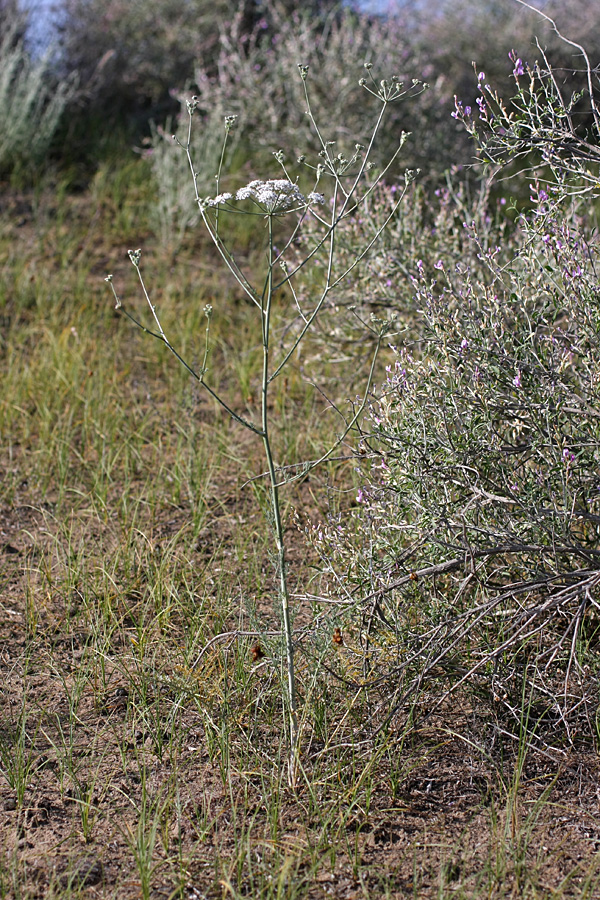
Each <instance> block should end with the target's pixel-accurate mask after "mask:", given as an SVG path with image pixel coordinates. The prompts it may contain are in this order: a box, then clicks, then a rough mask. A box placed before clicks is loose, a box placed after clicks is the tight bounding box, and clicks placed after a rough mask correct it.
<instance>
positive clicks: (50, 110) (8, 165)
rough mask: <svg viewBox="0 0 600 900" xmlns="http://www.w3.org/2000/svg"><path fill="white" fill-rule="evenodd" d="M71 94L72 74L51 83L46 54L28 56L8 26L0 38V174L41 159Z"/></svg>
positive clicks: (36, 163) (25, 167)
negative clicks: (0, 129)
mask: <svg viewBox="0 0 600 900" xmlns="http://www.w3.org/2000/svg"><path fill="white" fill-rule="evenodd" d="M74 93H75V81H74V78H72V77H71V78H67V79H65V80H62V81H59V82H58V83H56V81H55V79H54V77H53V74H52V66H51V62H50V55H49V54H47V55H46V56H44V57H43V58H41V59H37V60H33V59H32V58H31V55H30V53H29V51H28V49H27V47H26V44H25V38H24V37H23V35H22V33H21V34H19V29H18V26H17V25H11V26H10V27H9V28H8V30H7V31H6V32H5V33H4V34H3V36H2V38H1V39H0V118H1V119H2V122H3V123H4V124H3V127H2V131H1V132H0V173H4V174H9V173H10V172H14V171H17V170H18V171H24V170H31V169H32V168H33V167H35V166H39V165H40V164H41V163H42V162H43V161H44V159H45V158H46V156H47V154H48V150H49V148H50V145H51V143H52V140H53V138H54V136H55V134H56V131H57V128H58V126H59V123H60V120H61V117H62V115H63V113H64V111H65V109H66V106H67V104H68V103H69V101H70V100H71V99H72V98H73V96H74Z"/></svg>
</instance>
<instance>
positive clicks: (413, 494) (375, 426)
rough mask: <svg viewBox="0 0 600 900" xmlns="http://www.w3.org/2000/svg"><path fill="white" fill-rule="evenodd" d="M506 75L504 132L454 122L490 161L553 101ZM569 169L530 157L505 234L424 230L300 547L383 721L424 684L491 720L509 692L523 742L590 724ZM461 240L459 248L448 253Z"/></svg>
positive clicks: (587, 195)
mask: <svg viewBox="0 0 600 900" xmlns="http://www.w3.org/2000/svg"><path fill="white" fill-rule="evenodd" d="M513 64H514V68H515V78H516V79H517V87H518V88H519V93H518V97H517V100H516V102H515V105H514V106H509V105H505V104H503V103H502V102H501V101H500V99H499V98H497V102H496V115H497V116H501V115H502V110H504V111H505V113H504V115H505V119H504V120H500V121H499V122H498V123H496V119H494V120H493V122H494V125H493V128H492V129H490V127H489V119H490V112H489V109H487V108H484V107H483V106H482V107H480V110H481V112H480V118H477V114H476V113H474V112H473V111H471V110H470V111H469V112H468V113H466V112H465V113H464V114H465V117H466V119H467V124H468V125H469V124H470V128H471V130H473V131H474V132H476V133H477V135H478V137H479V139H480V141H481V143H482V145H483V148H484V150H485V149H486V147H487V145H488V142H492V141H493V149H494V152H495V153H496V151H498V149H499V145H500V143H501V142H504V151H505V153H504V156H505V157H506V158H510V156H511V150H512V151H513V152H518V153H522V152H523V151H524V144H525V142H526V140H527V139H529V140H530V142H531V145H532V146H533V145H534V144H535V142H536V140H539V141H540V143H543V140H544V139H547V135H546V133H545V131H544V129H545V127H546V123H547V119H548V117H549V116H554V117H556V116H557V115H558V114H557V106H556V104H557V103H559V102H560V100H557V96H556V94H555V92H554V87H553V85H554V81H553V80H552V79H553V76H552V72H550V71H548V72H546V73H543V72H540V73H539V78H540V79H541V85H538V87H537V89H536V85H535V80H534V81H532V82H531V84H530V85H529V89H528V90H527V91H526V90H523V89H521V87H520V85H519V79H523V71H522V68H523V67H522V64H521V60H520V59H519V58H516V57H515V59H514V60H513ZM528 84H529V81H528ZM489 93H490V92H489V91H487V90H485V89H484V90H483V92H482V94H483V96H484V97H485V96H487V95H488V94H489ZM490 96H491V94H490ZM550 98H552V99H553V105H552V107H550V108H549V107H548V106H547V104H548V103H549V101H550ZM564 102H565V108H564V109H565V110H566V112H564V116H562V114H561V116H562V118H564V120H565V121H566V122H568V110H569V108H570V107H569V104H568V101H567V100H565V101H564ZM514 109H517V111H518V112H517V113H516V114H515V115H516V117H517V119H518V121H515V117H514V116H513V113H512V112H510V110H514ZM459 110H460V105H459ZM507 110H509V112H506V111H507ZM592 113H593V114H594V116H595V109H594V108H593V109H592ZM561 116H558V117H559V118H561ZM459 117H460V114H459ZM519 117H521V118H519ZM522 121H523V122H526V124H527V126H528V128H529V131H526V130H525V129H524V128H523V127H520V126H521V125H522ZM593 121H596V119H595V118H594V117H593ZM571 138H572V142H573V144H574V145H575V146H579V150H580V155H581V157H582V158H583V154H584V152H586V149H587V148H586V146H585V145H584V144H580V145H577V134H576V133H575V132H574V131H572V132H571ZM575 158H578V157H577V156H576V157H575ZM572 159H573V156H572V155H571V154H569V155H567V156H566V158H565V161H564V162H563V161H562V156H561V155H560V154H559V153H556V154H553V155H552V156H551V157H550V156H548V154H546V155H545V157H544V160H545V161H546V162H547V163H549V164H550V165H551V167H552V168H551V169H550V168H549V166H546V167H544V168H541V169H540V170H539V172H538V175H537V177H533V176H532V183H531V186H530V194H531V198H530V201H529V202H530V207H529V208H528V209H525V210H524V211H523V212H522V213H521V214H520V215H519V216H518V218H517V220H516V222H515V225H514V228H513V231H512V234H509V235H507V234H506V233H504V234H503V233H502V232H501V231H495V229H494V227H493V226H492V225H491V224H490V222H489V221H488V220H486V217H485V216H482V215H481V212H480V213H479V214H477V215H475V214H474V215H472V216H469V215H465V210H464V208H462V207H461V206H460V205H459V204H456V203H450V205H449V209H450V210H451V209H452V207H454V216H452V215H450V216H448V215H446V217H445V220H444V218H443V217H440V215H439V214H438V215H433V214H432V215H431V217H430V228H431V225H434V226H435V227H434V228H432V229H431V230H430V231H429V232H428V233H429V240H430V243H431V249H435V253H434V254H432V253H431V249H430V252H429V254H428V257H427V258H424V259H425V261H424V259H416V260H415V261H414V265H413V270H412V273H411V274H410V284H411V293H412V295H413V297H412V306H413V310H414V316H415V317H416V320H417V322H420V329H419V332H420V333H419V334H418V340H417V341H410V340H403V338H402V336H401V335H399V336H398V338H397V341H396V347H395V354H396V356H395V361H394V362H393V363H392V364H391V365H390V367H389V369H388V377H387V379H386V381H385V383H384V384H383V385H382V386H381V390H380V391H379V393H378V395H377V397H376V399H374V401H373V405H372V408H371V413H370V416H369V418H368V421H367V422H366V423H365V430H364V435H363V444H362V452H363V458H364V461H361V462H360V463H359V467H360V487H359V490H358V493H357V505H356V508H355V510H354V511H352V512H351V513H350V514H349V515H348V516H345V517H341V518H332V520H331V521H330V522H329V523H328V525H327V526H326V527H321V528H320V529H317V530H316V531H315V545H316V546H317V547H320V548H321V553H322V556H323V559H324V560H326V562H327V568H328V573H329V577H330V578H331V579H332V584H333V585H334V589H335V592H336V594H339V591H340V585H341V586H343V590H344V592H345V598H344V601H343V603H342V608H345V611H346V614H347V615H348V616H349V617H350V618H354V617H355V616H356V614H357V613H358V617H359V621H361V622H362V626H363V627H364V641H363V647H367V648H369V652H368V654H367V655H368V657H369V665H370V666H372V667H374V669H375V670H376V671H377V677H375V678H374V680H373V683H374V684H375V685H376V686H377V688H378V689H381V686H382V685H383V684H384V683H387V684H388V686H389V685H392V691H393V692H392V698H393V699H392V702H391V703H390V692H389V687H388V690H384V691H383V698H382V704H384V705H386V704H387V706H388V708H389V709H390V712H391V713H392V714H393V713H394V712H397V711H398V710H399V709H400V708H401V707H402V706H403V703H404V702H405V701H408V698H409V697H411V696H412V695H414V692H415V691H416V690H418V689H422V688H423V687H424V686H428V687H429V686H430V685H431V683H432V682H433V683H435V684H436V685H437V693H436V695H434V696H435V697H436V701H437V703H440V702H441V701H442V698H443V696H444V695H445V692H446V690H447V689H450V688H454V687H456V686H458V685H461V684H463V685H464V684H467V683H468V684H469V685H470V686H471V687H472V688H474V689H475V690H476V691H477V692H479V694H480V696H483V697H484V698H485V699H486V701H487V702H488V703H490V704H491V705H492V708H493V709H494V710H495V712H496V713H497V714H501V715H502V716H505V717H506V716H507V717H508V719H509V720H510V718H511V717H514V716H516V710H517V708H518V702H519V696H520V695H522V691H523V680H524V679H525V681H526V683H527V693H528V695H529V696H530V697H531V698H532V699H534V700H535V704H536V720H535V728H536V729H537V728H538V726H539V722H540V717H541V716H544V717H545V724H551V725H552V726H553V727H555V726H556V725H557V723H558V722H559V721H560V722H561V726H560V727H561V733H562V734H563V735H564V733H565V732H564V731H562V728H563V726H564V727H565V729H566V734H567V735H570V733H571V732H570V729H571V728H572V727H582V728H583V729H584V730H588V726H584V725H583V724H582V723H581V720H580V717H583V716H584V713H585V715H586V716H589V715H590V714H591V715H592V716H593V709H594V707H595V703H596V702H597V701H596V699H595V696H594V692H595V691H596V690H597V686H596V685H595V682H594V679H593V678H592V677H591V675H592V673H594V672H595V669H596V667H597V663H596V662H595V657H594V655H593V654H588V653H587V648H588V646H589V642H590V641H592V640H594V639H595V638H594V631H595V628H596V625H594V621H595V618H594V617H595V616H596V615H597V614H596V610H597V609H598V601H597V585H598V583H600V528H599V526H600V483H599V479H598V470H599V465H600V420H599V418H598V413H597V410H598V406H599V403H600V382H599V379H598V371H599V370H600V344H599V342H598V334H599V333H600V311H599V307H598V300H597V298H598V292H599V285H598V274H597V253H598V250H597V240H596V235H595V221H594V219H593V217H591V216H590V214H589V209H590V199H591V200H596V199H597V196H598V189H597V185H598V176H597V163H595V161H594V158H593V153H591V152H587V153H586V156H585V165H584V168H583V169H582V171H581V172H580V171H578V170H577V167H576V166H574V165H572V164H571V160H572ZM590 167H593V170H592V168H590ZM550 173H551V174H550ZM594 173H595V174H594ZM544 177H545V178H546V179H547V180H546V181H544V180H543V178H544ZM443 203H445V204H446V206H448V198H446V199H445V200H443ZM447 212H448V210H447ZM457 233H458V234H462V237H461V238H458V241H457ZM461 243H463V244H465V245H470V247H471V249H470V250H467V251H466V252H459V253H457V252H456V251H457V247H459V246H460V244H461ZM436 257H437V258H436ZM398 275H400V276H401V279H402V280H403V279H404V278H405V277H406V276H405V275H404V274H403V273H402V272H401V270H397V273H396V285H397V289H398V293H399V294H400V295H402V293H404V292H405V290H406V288H405V287H404V288H403V286H402V284H401V280H400V279H398ZM392 277H393V274H392ZM390 302H393V301H390ZM412 324H413V327H414V322H413V323H412ZM412 334H414V330H413V331H412ZM586 664H587V665H589V666H590V667H591V668H590V669H588V670H587V672H588V674H587V676H586V677H585V678H582V677H581V675H582V673H583V672H584V666H585V665H586ZM371 672H372V674H373V675H375V672H374V671H373V669H371ZM388 679H389V681H388ZM515 721H516V719H515ZM578 722H579V725H576V724H575V723H578ZM505 727H506V718H505ZM544 734H545V735H546V737H547V735H548V732H547V730H545V731H544ZM540 736H541V735H540Z"/></svg>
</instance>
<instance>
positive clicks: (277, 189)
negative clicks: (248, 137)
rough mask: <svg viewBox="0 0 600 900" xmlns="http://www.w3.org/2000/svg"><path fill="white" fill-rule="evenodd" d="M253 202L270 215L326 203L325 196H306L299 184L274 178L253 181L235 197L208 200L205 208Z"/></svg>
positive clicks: (311, 194)
mask: <svg viewBox="0 0 600 900" xmlns="http://www.w3.org/2000/svg"><path fill="white" fill-rule="evenodd" d="M234 199H235V200H252V201H253V202H254V203H255V204H256V205H257V206H260V207H261V209H263V210H264V211H265V212H267V213H269V214H271V215H272V214H279V213H285V212H289V211H290V210H293V209H298V208H302V207H306V206H310V205H311V204H313V203H319V204H321V203H324V202H325V198H324V196H323V194H319V193H316V192H315V191H312V192H311V193H310V194H308V195H307V196H305V195H304V194H303V193H302V191H301V190H300V188H299V187H298V185H297V184H295V182H293V181H289V180H288V179H287V178H274V179H270V180H268V181H260V180H255V181H251V182H250V183H249V184H247V185H246V186H245V187H242V188H239V190H237V191H236V193H235V195H234V194H232V193H230V192H225V193H223V194H218V195H217V196H216V197H213V198H207V199H206V200H205V201H204V206H205V207H211V206H220V205H222V204H224V203H228V202H229V201H232V200H234Z"/></svg>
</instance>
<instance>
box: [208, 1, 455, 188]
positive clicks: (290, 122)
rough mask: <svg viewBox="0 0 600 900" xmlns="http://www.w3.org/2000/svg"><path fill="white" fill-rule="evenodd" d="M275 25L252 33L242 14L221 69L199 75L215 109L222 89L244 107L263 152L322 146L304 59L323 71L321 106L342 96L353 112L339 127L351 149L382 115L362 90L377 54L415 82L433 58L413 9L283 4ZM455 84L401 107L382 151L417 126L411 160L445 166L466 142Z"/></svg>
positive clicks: (225, 43) (227, 38) (248, 130)
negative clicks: (321, 11)
mask: <svg viewBox="0 0 600 900" xmlns="http://www.w3.org/2000/svg"><path fill="white" fill-rule="evenodd" d="M266 25H267V23H266V21H265V22H262V23H261V22H259V23H258V26H257V27H256V28H255V29H254V30H253V31H252V32H251V33H250V34H247V35H244V34H242V32H241V30H240V23H239V21H237V20H233V21H232V22H231V23H230V24H229V25H228V26H227V27H224V28H223V30H222V33H221V50H220V53H219V56H218V59H217V71H216V73H214V74H211V72H210V70H207V69H206V68H204V67H202V66H199V67H198V68H197V69H196V75H195V79H196V86H197V89H196V92H197V94H198V96H199V98H200V103H201V106H202V107H203V108H204V109H206V110H208V109H209V108H210V106H211V104H212V103H214V102H215V100H217V99H218V101H219V102H220V104H221V105H222V106H223V107H226V108H227V110H228V112H229V113H231V114H235V115H237V116H238V123H239V128H240V129H241V131H242V133H243V134H244V135H245V139H246V141H247V143H248V145H251V146H252V149H253V155H255V154H256V151H257V150H260V149H261V148H262V149H264V150H266V151H268V152H270V151H271V150H278V149H284V150H285V151H286V152H287V153H289V154H290V155H297V154H298V153H300V152H305V151H307V150H308V151H309V152H311V151H317V152H318V150H319V146H318V141H317V138H316V135H315V134H314V133H313V132H312V131H311V127H310V122H309V120H308V117H307V116H306V113H305V106H304V100H303V96H302V92H301V90H300V88H299V87H298V83H297V78H296V72H295V69H296V65H297V62H298V60H299V59H302V60H305V61H306V63H307V64H308V65H310V66H311V71H314V72H315V73H318V88H317V89H316V91H315V97H314V110H315V115H317V116H319V115H330V112H329V111H330V110H331V108H332V105H333V106H335V108H337V109H343V110H344V116H343V121H341V122H339V123H337V130H336V133H335V134H334V135H333V136H332V139H334V140H336V141H338V143H339V149H340V150H341V151H342V152H351V151H352V145H351V146H350V147H348V146H347V145H348V142H349V141H354V140H361V139H364V138H365V136H367V135H368V134H369V132H370V129H371V128H372V125H373V122H372V121H371V119H370V118H369V110H368V108H366V107H365V104H364V103H362V102H361V101H360V100H359V99H358V97H359V96H360V95H359V94H357V92H356V90H355V87H356V82H357V81H358V79H359V78H360V77H361V75H364V74H365V73H364V71H363V70H362V67H363V65H364V64H365V63H369V64H374V63H375V64H376V66H377V69H378V70H380V71H386V72H391V73H394V74H395V75H396V76H397V77H399V78H400V80H401V81H403V82H405V83H407V84H410V82H411V79H412V77H413V76H414V74H415V73H417V75H419V76H421V74H422V72H423V70H424V68H426V66H425V63H424V60H423V57H420V56H419V55H418V54H417V53H416V51H415V48H414V47H413V46H412V45H411V41H410V33H409V32H407V31H405V28H404V26H405V20H404V19H403V18H402V19H400V18H397V17H394V16H390V17H387V18H378V17H369V16H366V15H361V14H359V13H357V12H356V11H354V10H353V9H351V8H343V9H342V10H340V11H335V12H332V13H331V14H330V15H329V16H328V17H321V18H311V17H308V16H306V15H302V14H300V13H296V14H294V15H292V16H290V15H288V14H286V13H285V11H284V10H282V9H281V8H279V7H278V6H277V4H273V6H272V8H271V23H270V26H269V32H268V34H267V35H266V36H265V34H264V33H263V26H265V27H266ZM240 47H243V52H240ZM453 93H454V92H453V91H450V90H448V86H446V85H445V84H442V83H441V82H440V83H439V84H438V85H437V90H436V91H434V92H429V91H428V92H424V93H423V94H422V95H421V96H420V98H419V102H418V103H416V104H413V107H412V109H411V113H410V118H409V117H408V115H407V113H406V111H402V110H400V109H398V110H397V111H396V112H395V113H394V115H393V117H392V118H391V119H390V121H389V122H388V125H387V129H386V135H384V136H383V140H382V144H381V146H380V148H379V150H378V154H379V155H378V159H377V161H378V162H379V163H381V162H382V161H383V160H384V159H387V158H388V157H389V154H390V149H391V150H392V153H393V151H394V149H395V146H396V143H397V139H398V135H399V134H400V133H401V132H402V131H403V130H404V131H411V132H413V133H414V135H415V140H414V141H412V142H411V147H412V149H411V156H410V157H409V158H408V159H407V160H404V161H403V162H404V163H406V164H407V165H409V166H410V165H413V166H416V165H418V164H423V163H424V162H426V165H427V171H428V172H430V171H434V170H436V169H437V170H438V171H439V168H440V166H442V167H445V166H446V165H447V159H448V147H449V146H452V148H453V149H454V150H455V149H456V142H457V138H456V135H457V133H458V129H457V128H456V127H455V123H453V122H452V121H450V120H449V119H448V116H447V115H445V114H444V109H445V107H444V104H446V106H447V104H448V103H449V102H450V101H451V98H452V96H453ZM442 161H443V162H442Z"/></svg>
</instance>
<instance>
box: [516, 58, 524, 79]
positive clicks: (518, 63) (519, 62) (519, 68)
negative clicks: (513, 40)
mask: <svg viewBox="0 0 600 900" xmlns="http://www.w3.org/2000/svg"><path fill="white" fill-rule="evenodd" d="M524 74H525V69H524V68H523V60H522V59H521V57H519V58H518V59H516V60H515V67H514V69H513V75H514V76H515V78H518V77H519V75H524Z"/></svg>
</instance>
